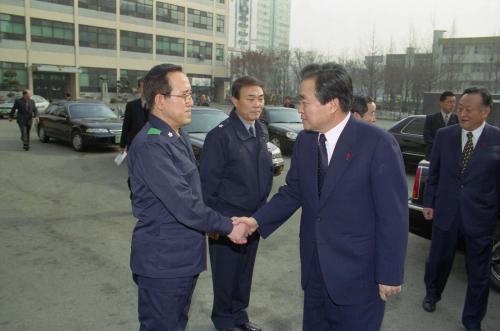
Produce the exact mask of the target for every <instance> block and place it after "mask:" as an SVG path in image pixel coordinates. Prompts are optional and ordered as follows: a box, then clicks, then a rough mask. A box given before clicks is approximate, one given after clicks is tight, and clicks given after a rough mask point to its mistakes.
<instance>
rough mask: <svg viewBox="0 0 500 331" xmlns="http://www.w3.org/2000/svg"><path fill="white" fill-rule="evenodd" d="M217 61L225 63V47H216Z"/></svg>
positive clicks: (219, 45)
mask: <svg viewBox="0 0 500 331" xmlns="http://www.w3.org/2000/svg"><path fill="white" fill-rule="evenodd" d="M215 61H224V45H223V44H216V45H215Z"/></svg>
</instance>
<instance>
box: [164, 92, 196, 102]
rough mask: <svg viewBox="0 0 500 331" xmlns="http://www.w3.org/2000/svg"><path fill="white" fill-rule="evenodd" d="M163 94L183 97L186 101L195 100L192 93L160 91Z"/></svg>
mask: <svg viewBox="0 0 500 331" xmlns="http://www.w3.org/2000/svg"><path fill="white" fill-rule="evenodd" d="M160 94H161V95H164V96H166V97H177V98H183V99H184V102H186V103H187V102H189V101H193V95H192V94H191V93H186V94H170V93H160Z"/></svg>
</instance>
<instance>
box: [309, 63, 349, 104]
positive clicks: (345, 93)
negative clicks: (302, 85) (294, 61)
mask: <svg viewBox="0 0 500 331" xmlns="http://www.w3.org/2000/svg"><path fill="white" fill-rule="evenodd" d="M301 77H302V80H306V79H311V78H314V79H316V88H315V89H316V98H317V99H318V100H319V102H320V103H321V104H322V105H324V104H326V103H327V102H330V101H331V100H333V99H335V98H337V99H338V100H339V103H340V108H341V109H342V111H343V112H345V113H346V112H348V111H350V109H351V105H352V79H351V76H350V75H349V74H348V73H347V70H346V69H345V68H344V67H343V66H342V65H340V64H337V63H333V62H329V63H324V64H315V63H313V64H309V65H307V66H305V67H304V68H303V69H302V71H301Z"/></svg>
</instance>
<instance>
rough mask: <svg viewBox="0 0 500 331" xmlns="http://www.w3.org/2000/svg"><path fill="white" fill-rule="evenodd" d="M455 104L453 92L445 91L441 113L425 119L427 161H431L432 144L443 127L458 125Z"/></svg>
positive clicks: (441, 101) (440, 102) (442, 96)
mask: <svg viewBox="0 0 500 331" xmlns="http://www.w3.org/2000/svg"><path fill="white" fill-rule="evenodd" d="M455 104H456V98H455V94H454V93H453V92H451V91H444V92H443V93H441V96H440V97H439V105H440V106H441V111H440V112H438V113H434V114H430V115H427V116H426V117H425V124H424V141H425V159H426V160H430V158H431V152H432V144H433V143H434V138H435V137H436V133H437V131H438V130H439V129H441V128H442V127H445V126H449V125H454V124H457V123H458V118H457V115H456V114H454V113H453V110H454V109H455Z"/></svg>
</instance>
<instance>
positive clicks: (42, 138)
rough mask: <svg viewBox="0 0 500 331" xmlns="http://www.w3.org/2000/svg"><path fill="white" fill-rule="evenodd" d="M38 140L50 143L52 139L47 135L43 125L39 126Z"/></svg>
mask: <svg viewBox="0 0 500 331" xmlns="http://www.w3.org/2000/svg"><path fill="white" fill-rule="evenodd" d="M38 139H40V141H41V142H42V143H47V142H49V139H50V137H49V136H47V134H46V133H45V128H44V127H43V125H38Z"/></svg>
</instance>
